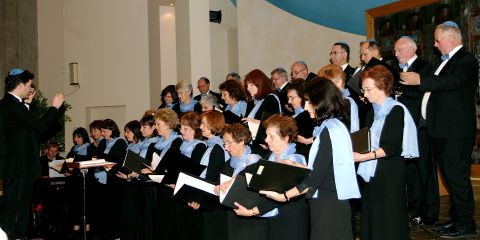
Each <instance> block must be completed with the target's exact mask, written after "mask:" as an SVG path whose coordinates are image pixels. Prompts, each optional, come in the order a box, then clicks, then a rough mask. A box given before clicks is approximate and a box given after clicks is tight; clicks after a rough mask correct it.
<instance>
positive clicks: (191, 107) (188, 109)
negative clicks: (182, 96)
mask: <svg viewBox="0 0 480 240" xmlns="http://www.w3.org/2000/svg"><path fill="white" fill-rule="evenodd" d="M197 103H198V101H197V100H195V99H190V102H189V103H188V105H186V104H185V103H183V102H180V103H179V104H180V112H193V111H194V110H195V104H197Z"/></svg>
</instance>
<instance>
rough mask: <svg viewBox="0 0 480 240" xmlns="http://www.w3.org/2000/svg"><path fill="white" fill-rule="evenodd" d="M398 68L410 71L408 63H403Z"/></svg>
mask: <svg viewBox="0 0 480 240" xmlns="http://www.w3.org/2000/svg"><path fill="white" fill-rule="evenodd" d="M398 66H400V69H402V70H403V69H405V68H407V69H408V63H403V64H402V63H400V64H398Z"/></svg>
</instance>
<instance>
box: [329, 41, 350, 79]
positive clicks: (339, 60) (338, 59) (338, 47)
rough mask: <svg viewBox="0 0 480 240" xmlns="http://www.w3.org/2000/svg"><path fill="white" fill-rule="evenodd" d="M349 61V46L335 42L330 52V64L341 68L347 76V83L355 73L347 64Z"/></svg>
mask: <svg viewBox="0 0 480 240" xmlns="http://www.w3.org/2000/svg"><path fill="white" fill-rule="evenodd" d="M348 61H350V46H348V44H346V43H344V42H336V43H334V44H333V47H332V50H331V51H330V62H331V63H332V64H335V65H337V66H339V67H341V68H342V70H343V72H344V73H345V75H346V76H347V82H348V80H350V78H351V77H352V75H353V74H354V73H355V68H354V67H352V66H350V64H348Z"/></svg>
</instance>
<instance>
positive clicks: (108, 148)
mask: <svg viewBox="0 0 480 240" xmlns="http://www.w3.org/2000/svg"><path fill="white" fill-rule="evenodd" d="M117 140H121V141H125V142H127V141H126V140H125V139H123V138H120V137H116V138H112V139H111V140H107V144H106V147H105V151H103V153H105V154H108V153H109V152H110V150H111V149H112V147H113V145H115V143H116V142H117Z"/></svg>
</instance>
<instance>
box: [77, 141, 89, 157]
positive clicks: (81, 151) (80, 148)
mask: <svg viewBox="0 0 480 240" xmlns="http://www.w3.org/2000/svg"><path fill="white" fill-rule="evenodd" d="M88 146H90V143H84V144H82V145H75V146H74V147H73V152H74V153H75V154H76V155H80V156H87V149H88Z"/></svg>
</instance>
